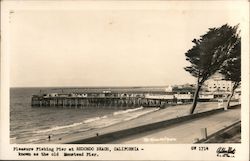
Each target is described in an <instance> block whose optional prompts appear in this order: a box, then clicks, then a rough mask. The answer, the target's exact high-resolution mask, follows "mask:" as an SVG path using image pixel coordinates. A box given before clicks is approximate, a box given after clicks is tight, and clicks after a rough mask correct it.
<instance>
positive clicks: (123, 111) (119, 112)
mask: <svg viewBox="0 0 250 161" xmlns="http://www.w3.org/2000/svg"><path fill="white" fill-rule="evenodd" d="M142 109H143V107H139V108H134V109H127V110H122V111H117V112H114V113H113V115H114V116H115V115H121V114H125V113H129V112H134V111H138V110H142Z"/></svg>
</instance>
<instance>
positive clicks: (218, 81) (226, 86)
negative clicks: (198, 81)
mask: <svg viewBox="0 0 250 161" xmlns="http://www.w3.org/2000/svg"><path fill="white" fill-rule="evenodd" d="M222 78H223V77H222V75H221V74H215V75H214V76H212V77H211V78H210V79H209V80H207V81H206V82H205V88H206V90H207V91H211V92H214V91H227V92H230V91H231V90H232V87H233V83H232V82H231V81H226V80H223V79H222Z"/></svg>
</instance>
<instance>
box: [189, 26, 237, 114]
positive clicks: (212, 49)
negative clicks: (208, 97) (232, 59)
mask: <svg viewBox="0 0 250 161" xmlns="http://www.w3.org/2000/svg"><path fill="white" fill-rule="evenodd" d="M237 29H238V25H237V26H234V27H231V26H229V25H228V24H225V25H223V26H221V27H219V28H209V31H208V32H207V33H206V34H204V35H202V36H201V37H200V38H199V39H194V40H193V41H192V42H193V43H194V46H193V47H192V48H191V49H190V50H188V51H187V52H186V53H185V55H186V60H187V61H189V62H190V63H191V65H190V66H187V67H185V68H184V69H185V70H186V71H187V72H189V73H190V74H191V75H192V76H194V77H196V78H197V87H196V91H195V94H194V98H193V104H192V107H191V108H190V114H192V113H193V112H194V110H195V107H196V105H197V101H198V96H199V91H200V89H201V87H202V85H203V83H204V82H205V81H206V80H207V79H208V78H209V77H210V76H212V75H213V74H214V73H215V72H216V71H218V70H219V69H220V67H221V66H222V65H223V63H224V62H225V60H227V59H228V58H229V56H230V53H231V50H232V48H233V47H234V46H235V44H236V43H237V40H238V33H237Z"/></svg>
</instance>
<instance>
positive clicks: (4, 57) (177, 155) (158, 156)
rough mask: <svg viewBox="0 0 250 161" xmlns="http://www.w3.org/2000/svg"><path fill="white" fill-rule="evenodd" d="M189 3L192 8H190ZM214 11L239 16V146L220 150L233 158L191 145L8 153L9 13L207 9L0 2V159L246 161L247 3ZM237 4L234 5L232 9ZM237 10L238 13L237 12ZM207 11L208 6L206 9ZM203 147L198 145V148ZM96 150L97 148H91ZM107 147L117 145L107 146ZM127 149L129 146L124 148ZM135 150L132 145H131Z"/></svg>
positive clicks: (153, 4)
mask: <svg viewBox="0 0 250 161" xmlns="http://www.w3.org/2000/svg"><path fill="white" fill-rule="evenodd" d="M190 3H192V5H190ZM209 4H213V5H214V6H213V7H214V9H220V7H222V6H223V7H228V8H235V9H238V10H239V14H242V15H243V17H242V23H241V29H242V30H241V33H242V42H243V43H242V57H243V58H242V111H241V112H242V113H241V114H242V143H241V144H223V146H226V147H227V146H233V147H236V149H237V154H236V155H235V158H218V157H216V149H217V148H218V147H219V146H220V144H204V146H207V147H209V151H208V152H199V151H191V150H190V148H191V146H192V145H193V144H167V145H157V144H154V145H147V144H141V145H136V146H138V147H140V148H143V149H144V151H140V152H119V153H103V154H102V153H101V157H98V158H89V157H88V158H86V157H74V158H72V157H68V158H65V157H54V158H53V157H43V158H40V157H37V158H35V157H18V156H17V154H16V153H15V152H13V151H12V149H13V147H14V146H17V145H15V144H9V108H8V107H9V65H10V63H9V60H10V57H9V55H8V53H9V45H10V44H9V43H8V41H9V37H10V36H9V34H10V33H9V31H8V24H9V23H8V21H9V15H8V14H9V11H10V10H80V9H91V10H101V9H102V10H103V9H116V10H125V9H135V10H140V9H152V8H153V9H155V10H164V9H168V8H171V7H173V6H175V7H177V6H178V8H179V9H182V7H183V6H189V7H190V8H193V9H195V8H198V7H199V5H207V4H205V3H204V2H200V1H188V2H184V1H168V2H166V1H133V2H132V1H117V2H115V1H77V4H76V2H75V1H7V0H6V1H1V30H2V33H1V36H2V41H1V109H0V112H1V124H0V127H1V128H0V129H1V133H0V136H1V138H0V143H1V145H0V159H22V160H34V159H46V160H54V159H55V160H59V159H64V160H71V159H74V160H82V159H85V160H244V161H247V160H249V3H248V2H247V1H240V2H237V3H235V2H233V1H229V2H227V1H213V2H209ZM235 4H237V5H235ZM239 6H240V9H239V8H237V7H239ZM208 7H209V6H208ZM210 7H211V6H210ZM202 145H203V144H199V146H202ZM18 146H19V147H37V146H41V147H45V146H46V147H56V146H59V147H69V146H79V145H29V144H25V145H22V144H19V145H18ZM94 146H99V145H94ZM109 146H110V147H113V146H119V145H109ZM126 146H129V145H126ZM132 146H135V145H132Z"/></svg>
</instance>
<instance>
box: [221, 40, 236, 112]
mask: <svg viewBox="0 0 250 161" xmlns="http://www.w3.org/2000/svg"><path fill="white" fill-rule="evenodd" d="M219 72H220V73H221V74H223V75H224V77H225V78H224V80H228V81H232V83H233V87H232V91H231V94H230V95H229V97H228V100H227V105H226V107H227V108H228V107H229V106H230V101H231V99H232V97H233V95H234V91H235V89H236V88H237V87H238V86H239V85H240V82H241V39H240V38H239V40H238V43H237V44H236V45H235V46H234V48H232V51H231V55H230V57H229V59H228V60H226V62H225V63H224V65H223V66H222V68H221V69H220V71H219Z"/></svg>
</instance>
